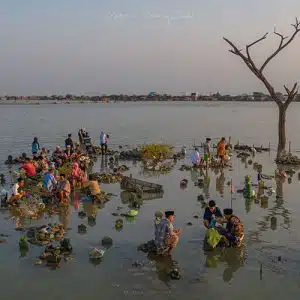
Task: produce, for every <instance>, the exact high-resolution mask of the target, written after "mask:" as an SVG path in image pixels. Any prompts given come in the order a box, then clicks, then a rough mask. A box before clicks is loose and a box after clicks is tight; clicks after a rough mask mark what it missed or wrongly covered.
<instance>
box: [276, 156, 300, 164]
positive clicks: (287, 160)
mask: <svg viewBox="0 0 300 300" xmlns="http://www.w3.org/2000/svg"><path fill="white" fill-rule="evenodd" d="M275 161H276V163H277V164H282V165H300V158H299V157H297V156H293V155H292V154H284V155H281V156H280V157H278V158H276V160H275Z"/></svg>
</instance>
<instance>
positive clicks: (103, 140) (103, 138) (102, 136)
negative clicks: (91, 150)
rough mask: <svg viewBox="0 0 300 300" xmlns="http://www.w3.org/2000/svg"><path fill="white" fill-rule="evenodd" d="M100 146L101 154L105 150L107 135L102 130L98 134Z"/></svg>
mask: <svg viewBox="0 0 300 300" xmlns="http://www.w3.org/2000/svg"><path fill="white" fill-rule="evenodd" d="M100 146H101V152H102V155H104V153H106V151H107V135H106V134H105V133H104V132H103V131H102V132H101V134H100Z"/></svg>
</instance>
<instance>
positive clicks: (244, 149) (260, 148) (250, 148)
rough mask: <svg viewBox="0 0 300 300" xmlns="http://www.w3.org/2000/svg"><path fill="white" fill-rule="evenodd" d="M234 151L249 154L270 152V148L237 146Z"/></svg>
mask: <svg viewBox="0 0 300 300" xmlns="http://www.w3.org/2000/svg"><path fill="white" fill-rule="evenodd" d="M234 150H236V151H248V152H269V151H270V148H267V147H263V146H262V145H261V146H260V147H255V146H248V145H240V144H236V145H235V146H234Z"/></svg>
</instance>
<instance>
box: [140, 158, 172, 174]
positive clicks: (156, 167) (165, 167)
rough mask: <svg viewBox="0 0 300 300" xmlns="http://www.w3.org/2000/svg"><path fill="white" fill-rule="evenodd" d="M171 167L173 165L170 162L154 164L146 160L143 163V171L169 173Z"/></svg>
mask: <svg viewBox="0 0 300 300" xmlns="http://www.w3.org/2000/svg"><path fill="white" fill-rule="evenodd" d="M173 167H174V164H173V163H172V162H155V161H153V160H147V161H146V162H145V163H144V169H145V170H150V171H162V172H169V171H171V170H172V169H173Z"/></svg>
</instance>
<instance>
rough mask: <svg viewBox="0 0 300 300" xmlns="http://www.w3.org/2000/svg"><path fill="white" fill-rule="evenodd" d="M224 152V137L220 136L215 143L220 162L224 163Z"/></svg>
mask: <svg viewBox="0 0 300 300" xmlns="http://www.w3.org/2000/svg"><path fill="white" fill-rule="evenodd" d="M225 154H226V139H225V137H222V138H221V140H220V141H219V143H218V145H217V155H218V158H220V159H221V162H222V164H223V163H224V158H225Z"/></svg>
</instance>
